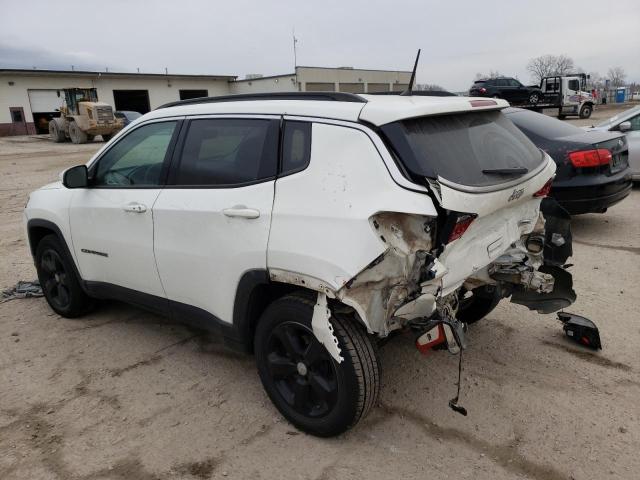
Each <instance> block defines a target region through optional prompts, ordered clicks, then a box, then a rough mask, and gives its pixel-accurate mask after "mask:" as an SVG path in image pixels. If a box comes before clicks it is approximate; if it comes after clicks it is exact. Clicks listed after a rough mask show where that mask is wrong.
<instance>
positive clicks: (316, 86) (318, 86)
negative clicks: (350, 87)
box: [305, 82, 336, 92]
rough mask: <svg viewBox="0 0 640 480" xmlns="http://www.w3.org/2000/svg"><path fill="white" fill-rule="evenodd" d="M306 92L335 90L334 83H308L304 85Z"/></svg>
mask: <svg viewBox="0 0 640 480" xmlns="http://www.w3.org/2000/svg"><path fill="white" fill-rule="evenodd" d="M305 90H306V91H307V92H335V90H336V85H335V83H309V82H307V84H306V86H305Z"/></svg>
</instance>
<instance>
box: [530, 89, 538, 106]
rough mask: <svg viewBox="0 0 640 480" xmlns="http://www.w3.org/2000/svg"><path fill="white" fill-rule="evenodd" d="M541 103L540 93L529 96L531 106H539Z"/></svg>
mask: <svg viewBox="0 0 640 480" xmlns="http://www.w3.org/2000/svg"><path fill="white" fill-rule="evenodd" d="M539 101H540V94H539V93H538V92H533V93H532V94H531V95H529V103H530V104H531V105H537V104H538V102H539Z"/></svg>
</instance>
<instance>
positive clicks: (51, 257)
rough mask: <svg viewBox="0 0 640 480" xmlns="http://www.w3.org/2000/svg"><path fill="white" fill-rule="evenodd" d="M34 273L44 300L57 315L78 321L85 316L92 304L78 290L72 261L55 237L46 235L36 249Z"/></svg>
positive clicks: (81, 291) (78, 284)
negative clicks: (77, 318)
mask: <svg viewBox="0 0 640 480" xmlns="http://www.w3.org/2000/svg"><path fill="white" fill-rule="evenodd" d="M35 257H36V258H35V260H36V270H37V272H38V280H39V281H40V285H41V286H42V292H43V293H44V298H45V299H46V300H47V303H48V304H49V306H50V307H51V308H52V309H53V311H55V312H56V313H57V314H58V315H61V316H63V317H67V318H74V317H79V316H80V315H83V314H85V313H86V312H88V311H89V310H90V308H91V306H92V300H91V298H89V297H88V296H87V294H86V293H84V291H83V290H82V287H81V286H80V279H79V278H78V277H77V275H76V274H75V270H74V268H73V264H72V263H71V262H72V260H71V259H70V258H69V257H68V256H67V254H66V252H65V249H64V248H63V247H62V243H61V242H60V240H59V239H58V237H57V236H55V235H47V236H46V237H44V238H43V239H42V240H40V242H39V243H38V247H37V248H36V256H35Z"/></svg>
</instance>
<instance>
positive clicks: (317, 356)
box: [254, 294, 380, 437]
mask: <svg viewBox="0 0 640 480" xmlns="http://www.w3.org/2000/svg"><path fill="white" fill-rule="evenodd" d="M314 305H315V301H314V300H312V299H311V298H309V297H306V296H304V295H301V294H293V295H288V296H285V297H282V298H280V299H278V300H276V301H274V302H273V303H272V304H271V305H269V306H268V307H267V309H266V310H265V312H264V313H263V314H262V317H261V318H260V322H259V323H258V326H257V328H256V332H255V337H254V339H255V342H254V345H255V356H256V363H257V366H258V373H259V375H260V379H261V380H262V385H263V386H264V389H265V391H266V392H267V395H269V398H270V399H271V401H272V402H273V404H274V405H275V406H276V408H277V409H278V410H279V411H280V413H281V414H282V415H283V416H284V417H285V418H286V419H287V420H288V421H289V422H291V423H292V424H293V425H295V427H296V428H298V429H300V430H302V431H304V432H307V433H310V434H312V435H317V436H320V437H330V436H334V435H338V434H340V433H342V432H344V431H345V430H347V429H349V428H351V427H353V426H354V425H355V424H356V423H358V421H360V419H362V418H364V416H365V415H366V414H367V413H368V412H369V410H370V409H371V407H372V406H374V405H375V404H376V402H377V398H378V393H379V390H380V366H379V359H378V354H377V349H376V345H375V344H374V343H373V342H372V340H371V338H370V336H369V335H368V334H367V332H366V330H365V329H364V328H363V327H362V325H361V324H360V323H358V322H357V320H356V319H355V318H353V317H351V316H348V315H343V314H333V315H332V316H331V319H330V322H331V325H332V326H333V331H334V335H335V336H336V338H337V339H338V344H339V346H340V350H341V355H342V357H343V358H344V360H343V361H342V362H341V363H338V362H337V361H335V359H334V358H333V357H332V356H331V355H330V354H329V352H328V351H327V349H326V348H325V347H324V346H323V345H322V344H321V343H320V342H319V341H318V340H317V338H316V337H315V335H314V334H313V330H312V327H311V319H312V317H313V307H314Z"/></svg>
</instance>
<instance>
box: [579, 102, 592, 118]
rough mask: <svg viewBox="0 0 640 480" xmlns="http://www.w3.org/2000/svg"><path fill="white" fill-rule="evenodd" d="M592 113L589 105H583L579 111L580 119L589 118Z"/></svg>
mask: <svg viewBox="0 0 640 480" xmlns="http://www.w3.org/2000/svg"><path fill="white" fill-rule="evenodd" d="M592 112H593V107H592V106H591V105H583V106H582V108H581V109H580V118H589V117H590V116H591V113H592Z"/></svg>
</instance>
